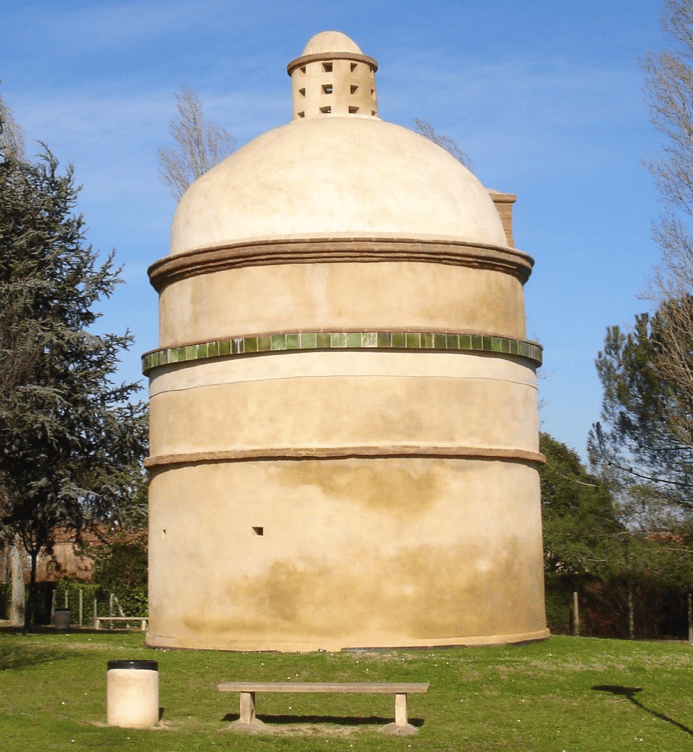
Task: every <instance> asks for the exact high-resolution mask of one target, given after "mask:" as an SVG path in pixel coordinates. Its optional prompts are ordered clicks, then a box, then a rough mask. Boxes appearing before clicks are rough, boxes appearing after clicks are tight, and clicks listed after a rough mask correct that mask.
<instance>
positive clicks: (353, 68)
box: [351, 63, 358, 73]
mask: <svg viewBox="0 0 693 752" xmlns="http://www.w3.org/2000/svg"><path fill="white" fill-rule="evenodd" d="M357 66H358V63H352V64H351V72H352V73H353V72H354V71H355V70H356V68H357Z"/></svg>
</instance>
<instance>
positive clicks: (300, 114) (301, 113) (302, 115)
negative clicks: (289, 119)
mask: <svg viewBox="0 0 693 752" xmlns="http://www.w3.org/2000/svg"><path fill="white" fill-rule="evenodd" d="M296 114H297V115H298V116H299V117H300V118H302V117H305V116H306V113H305V112H297V113H296Z"/></svg>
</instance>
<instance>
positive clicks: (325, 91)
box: [322, 84, 332, 94]
mask: <svg viewBox="0 0 693 752" xmlns="http://www.w3.org/2000/svg"><path fill="white" fill-rule="evenodd" d="M322 93H323V94H332V84H323V85H322Z"/></svg>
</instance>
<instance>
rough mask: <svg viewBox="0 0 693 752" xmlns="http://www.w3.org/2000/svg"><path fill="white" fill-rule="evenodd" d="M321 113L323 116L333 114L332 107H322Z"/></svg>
mask: <svg viewBox="0 0 693 752" xmlns="http://www.w3.org/2000/svg"><path fill="white" fill-rule="evenodd" d="M320 112H322V114H323V115H329V114H330V113H331V112H332V108H331V107H321V108H320Z"/></svg>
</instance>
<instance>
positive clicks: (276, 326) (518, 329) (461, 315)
mask: <svg viewBox="0 0 693 752" xmlns="http://www.w3.org/2000/svg"><path fill="white" fill-rule="evenodd" d="M159 322H160V324H159V326H160V338H159V340H160V346H161V347H170V346H172V345H179V344H187V343H189V342H204V341H207V340H212V339H215V338H219V337H232V336H240V335H244V334H258V333H263V332H274V331H301V330H306V331H312V330H318V331H321V330H324V331H330V330H331V329H332V330H335V331H338V330H341V329H352V330H357V331H358V330H359V329H360V328H362V329H364V330H366V331H368V330H370V329H380V330H388V329H403V328H404V329H411V330H416V329H417V328H418V329H425V330H427V331H433V330H441V331H465V332H486V333H490V334H497V335H502V336H506V337H515V338H523V337H524V336H525V312H524V293H523V287H522V284H521V282H520V281H519V280H518V279H516V278H515V277H513V276H511V275H509V274H505V273H502V272H499V271H495V270H491V269H472V268H469V267H464V266H452V265H446V264H431V263H411V262H384V263H328V264H317V263H314V264H279V265H272V266H250V267H245V268H241V269H229V270H226V271H220V272H216V273H214V274H201V275H197V276H194V277H188V278H187V279H182V280H179V281H175V282H173V283H172V284H170V285H168V286H167V287H165V288H164V289H163V290H162V292H161V297H160V307H159Z"/></svg>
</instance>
